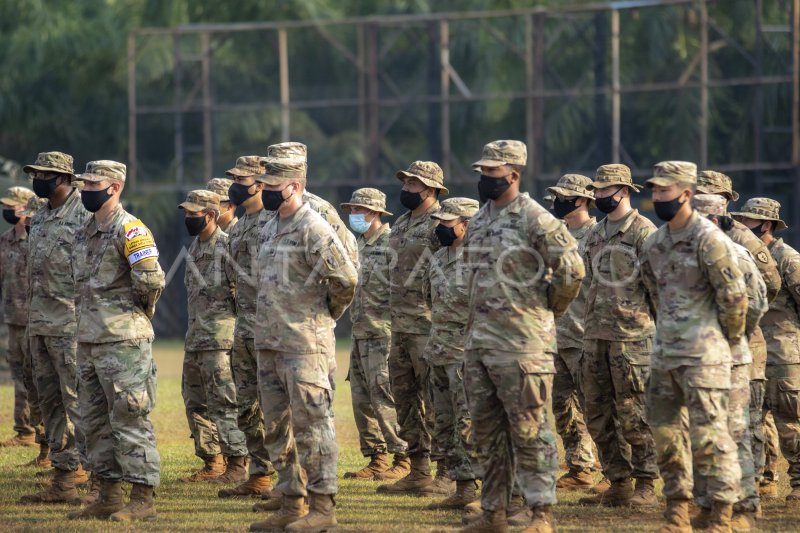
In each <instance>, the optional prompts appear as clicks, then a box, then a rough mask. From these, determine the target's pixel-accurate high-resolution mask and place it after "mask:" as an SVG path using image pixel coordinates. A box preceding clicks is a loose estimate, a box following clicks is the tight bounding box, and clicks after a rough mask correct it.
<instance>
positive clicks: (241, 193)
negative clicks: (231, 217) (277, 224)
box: [228, 183, 256, 206]
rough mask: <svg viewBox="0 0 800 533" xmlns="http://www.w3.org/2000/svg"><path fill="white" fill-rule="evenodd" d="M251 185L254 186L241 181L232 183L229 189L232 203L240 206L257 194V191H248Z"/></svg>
mask: <svg viewBox="0 0 800 533" xmlns="http://www.w3.org/2000/svg"><path fill="white" fill-rule="evenodd" d="M250 187H252V185H242V184H241V183H234V184H233V185H231V187H230V189H228V198H230V199H231V203H232V204H233V205H235V206H240V205H242V204H243V203H245V202H246V201H247V200H249V199H250V198H252V197H253V196H255V195H256V193H253V194H250V193H249V192H247V191H248V190H249V189H250Z"/></svg>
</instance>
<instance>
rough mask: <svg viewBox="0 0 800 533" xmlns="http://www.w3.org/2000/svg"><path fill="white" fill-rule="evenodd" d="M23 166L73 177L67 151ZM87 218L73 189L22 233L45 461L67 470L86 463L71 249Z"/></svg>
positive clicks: (44, 209)
mask: <svg viewBox="0 0 800 533" xmlns="http://www.w3.org/2000/svg"><path fill="white" fill-rule="evenodd" d="M24 169H25V171H26V172H32V171H34V170H37V171H44V172H60V173H62V174H66V175H70V176H74V174H73V170H72V156H70V155H67V154H63V153H61V152H44V153H41V154H39V156H38V157H37V158H36V163H34V164H33V165H28V166H26V167H25V168H24ZM89 217H90V213H89V212H88V211H86V209H84V207H83V204H82V203H81V196H80V193H79V192H78V191H77V190H76V189H73V191H72V192H71V193H70V195H69V197H68V198H67V200H66V202H65V203H64V204H63V205H62V206H60V207H58V208H56V209H52V208H51V207H50V206H49V204H48V205H46V206H45V207H42V208H41V209H40V210H39V211H38V212H37V213H36V214H35V215H34V216H33V218H32V219H31V229H30V234H29V236H28V242H29V244H28V246H29V252H28V253H29V255H28V279H29V283H30V291H29V293H30V313H29V319H28V336H29V337H30V350H31V360H32V361H33V369H34V379H35V383H36V389H37V390H38V392H39V407H40V409H41V412H42V418H43V419H44V425H45V434H46V435H47V440H48V444H49V446H50V460H51V461H52V463H53V466H54V467H55V468H57V469H59V470H67V471H73V470H76V469H77V468H78V463H79V461H83V462H84V464H85V463H86V454H85V448H84V439H83V428H82V427H81V423H80V422H81V420H80V418H81V417H80V412H79V410H78V395H77V392H76V390H75V383H76V371H77V363H76V351H77V341H76V337H75V336H76V334H77V331H78V328H77V322H78V321H77V317H76V313H75V298H76V296H77V286H76V283H75V273H74V269H75V266H76V265H75V263H74V262H73V253H74V249H73V248H74V244H75V236H76V234H77V233H78V232H79V231H80V229H81V228H82V226H83V224H84V223H85V222H86V220H87V219H89ZM79 452H80V454H79Z"/></svg>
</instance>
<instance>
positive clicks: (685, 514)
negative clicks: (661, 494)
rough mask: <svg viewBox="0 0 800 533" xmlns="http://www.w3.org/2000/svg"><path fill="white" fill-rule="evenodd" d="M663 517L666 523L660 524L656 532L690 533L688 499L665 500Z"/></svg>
mask: <svg viewBox="0 0 800 533" xmlns="http://www.w3.org/2000/svg"><path fill="white" fill-rule="evenodd" d="M664 519H665V520H666V523H665V524H664V525H663V526H661V528H660V529H659V530H658V533H692V524H691V522H689V501H688V500H667V510H666V511H664Z"/></svg>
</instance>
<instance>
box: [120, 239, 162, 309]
mask: <svg viewBox="0 0 800 533" xmlns="http://www.w3.org/2000/svg"><path fill="white" fill-rule="evenodd" d="M119 243H120V244H119V246H118V249H120V250H124V248H125V244H124V243H125V235H124V234H121V235H120V241H119ZM152 246H153V247H154V248H155V247H156V245H155V241H153V243H152ZM122 254H123V257H126V256H125V252H124V251H123V252H122ZM125 260H126V261H128V259H127V257H126V258H125ZM164 284H165V281H164V271H163V270H162V269H161V265H160V264H159V263H158V258H157V257H150V258H147V259H143V260H141V261H139V262H137V263H135V264H134V265H133V266H131V288H132V291H133V295H134V298H135V299H136V302H137V303H138V304H139V306H140V307H141V308H142V309H143V310H144V312H145V314H146V315H147V317H148V318H153V315H154V314H155V312H156V302H158V299H159V298H160V297H161V292H162V291H163V290H164Z"/></svg>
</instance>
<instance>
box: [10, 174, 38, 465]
mask: <svg viewBox="0 0 800 533" xmlns="http://www.w3.org/2000/svg"><path fill="white" fill-rule="evenodd" d="M35 197H36V195H35V194H34V193H33V191H32V190H30V189H26V188H25V187H11V188H10V189H8V191H6V194H5V196H3V197H2V198H0V204H2V205H3V219H4V220H5V221H6V222H8V223H9V224H11V228H10V229H9V230H8V231H6V232H5V233H3V235H2V236H0V290H2V294H3V310H4V312H3V316H4V318H5V321H6V326H7V327H8V363H9V366H10V367H11V377H12V378H13V380H14V431H15V432H16V435H14V437H12V438H10V439H8V440H6V441H3V442H0V447H2V446H31V447H35V446H37V445H38V446H39V450H40V453H39V457H37V458H36V459H34V461H33V462H32V464H35V465H37V466H49V465H48V464H47V463H48V462H49V459H47V454H48V452H49V448H48V446H47V438H46V437H45V436H44V431H43V430H44V427H43V426H42V414H41V412H39V397H38V395H37V393H36V387H35V386H34V384H33V373H32V371H33V370H32V368H31V354H30V350H28V332H27V327H28V230H27V226H28V223H29V220H30V218H29V217H28V216H25V215H24V214H23V212H24V211H25V210H26V208H27V204H28V201H29V200H31V199H33V198H35ZM37 443H38V444H37Z"/></svg>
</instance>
